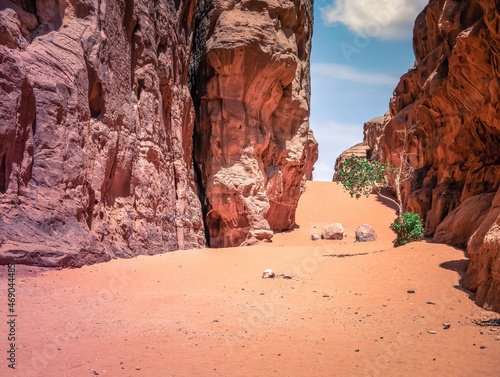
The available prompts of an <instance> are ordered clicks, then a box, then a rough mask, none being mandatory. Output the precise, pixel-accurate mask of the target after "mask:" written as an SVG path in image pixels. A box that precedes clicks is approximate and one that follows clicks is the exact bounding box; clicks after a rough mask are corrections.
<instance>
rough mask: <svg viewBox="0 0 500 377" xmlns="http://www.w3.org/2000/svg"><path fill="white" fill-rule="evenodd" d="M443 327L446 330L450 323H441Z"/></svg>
mask: <svg viewBox="0 0 500 377" xmlns="http://www.w3.org/2000/svg"><path fill="white" fill-rule="evenodd" d="M443 326H444V327H443V329H445V330H448V329H449V328H450V327H451V324H449V323H443Z"/></svg>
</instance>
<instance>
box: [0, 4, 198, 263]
mask: <svg viewBox="0 0 500 377" xmlns="http://www.w3.org/2000/svg"><path fill="white" fill-rule="evenodd" d="M15 3H16V4H12V3H11V2H9V1H5V0H3V1H2V7H1V8H0V9H2V10H1V11H0V25H1V26H0V27H1V28H3V29H2V30H8V33H2V38H1V41H0V43H2V45H0V62H1V70H0V98H1V99H0V103H1V106H0V140H1V145H0V162H1V166H0V206H1V210H0V212H1V218H0V235H1V237H2V238H3V239H2V241H0V242H1V243H2V245H1V246H0V261H1V262H2V263H6V262H14V261H15V262H18V263H30V264H38V265H44V266H80V265H82V264H89V263H95V262H98V261H104V260H108V259H110V258H113V257H131V256H135V255H137V254H156V253H161V252H165V251H170V250H176V249H179V248H181V249H184V248H195V247H202V246H203V245H204V244H205V238H204V228H203V221H202V215H201V205H200V203H199V200H198V199H197V194H196V190H195V182H194V171H193V165H192V130H193V125H194V110H193V106H192V101H191V96H190V93H189V89H188V87H187V85H186V76H187V71H188V65H189V59H190V52H191V51H190V48H191V47H190V46H191V41H192V36H193V28H194V13H195V5H196V4H195V2H194V1H191V0H187V1H184V0H179V1H175V2H174V1H154V2H153V1H146V0H142V1H141V0H138V1H135V2H130V1H126V2H125V1H104V0H102V1H90V0H71V1H63V0H60V1H36V2H35V1H15ZM14 13H15V16H14V15H13V14H14ZM5 20H8V21H10V23H8V22H5ZM16 28H17V29H16Z"/></svg>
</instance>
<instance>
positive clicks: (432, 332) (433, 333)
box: [428, 330, 437, 335]
mask: <svg viewBox="0 0 500 377" xmlns="http://www.w3.org/2000/svg"><path fill="white" fill-rule="evenodd" d="M428 333H429V334H431V335H436V334H437V332H435V331H432V330H431V331H428Z"/></svg>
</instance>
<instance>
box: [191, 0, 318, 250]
mask: <svg viewBox="0 0 500 377" xmlns="http://www.w3.org/2000/svg"><path fill="white" fill-rule="evenodd" d="M197 17H198V20H197V31H196V33H197V35H196V41H195V48H194V53H193V59H192V66H191V69H192V70H191V75H192V92H193V98H195V104H196V108H197V114H196V131H195V161H196V164H197V166H198V167H199V172H200V177H199V178H200V186H201V187H203V193H202V194H203V195H202V201H203V206H204V212H205V214H206V215H205V216H206V224H207V228H208V231H209V244H210V246H212V247H229V246H236V245H240V244H241V243H242V242H244V241H245V240H246V239H247V238H248V237H252V236H254V237H255V238H257V239H269V238H270V237H272V232H273V231H282V230H286V229H290V228H291V227H292V226H293V225H294V221H295V210H296V207H297V202H298V199H299V197H300V194H301V190H302V187H303V183H304V180H305V178H308V177H310V176H311V173H312V166H313V164H314V162H315V161H316V159H317V143H316V141H315V140H314V137H313V135H312V132H311V131H310V129H309V122H308V117H309V97H310V75H309V54H310V50H311V35H312V23H313V8H312V2H311V1H309V0H295V1H286V0H285V1H280V2H275V1H236V2H234V1H218V2H214V3H212V2H209V1H206V0H201V1H199V3H198V11H197Z"/></svg>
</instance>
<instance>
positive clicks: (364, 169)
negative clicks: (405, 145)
mask: <svg viewBox="0 0 500 377" xmlns="http://www.w3.org/2000/svg"><path fill="white" fill-rule="evenodd" d="M393 170H395V169H393ZM390 172H392V170H391V171H388V169H387V164H383V163H381V162H380V161H370V160H367V159H366V158H362V157H359V156H356V155H352V156H351V157H349V158H348V159H346V160H345V161H344V162H342V163H341V164H340V166H339V167H338V169H337V172H336V176H337V178H336V179H335V181H336V182H337V183H342V186H344V189H345V190H346V191H347V192H348V193H349V194H351V197H356V199H359V198H360V197H361V196H362V195H365V196H366V197H368V196H369V195H370V193H371V192H372V190H373V189H374V188H380V187H385V186H387V178H386V175H387V174H388V173H390Z"/></svg>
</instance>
